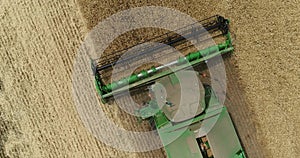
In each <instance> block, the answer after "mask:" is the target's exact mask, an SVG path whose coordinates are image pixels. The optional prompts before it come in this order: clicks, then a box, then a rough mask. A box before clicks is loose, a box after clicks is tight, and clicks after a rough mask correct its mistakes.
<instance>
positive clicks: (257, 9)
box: [0, 0, 300, 158]
mask: <svg viewBox="0 0 300 158" xmlns="http://www.w3.org/2000/svg"><path fill="white" fill-rule="evenodd" d="M0 4H1V5H0V24H1V27H0V29H1V30H0V52H1V56H0V157H1V158H2V157H3V158H18V157H20V158H23V157H25V158H27V157H37V158H39V157H47V158H48V157H55V158H56V157H78V158H81V157H103V158H106V157H107V158H109V157H111V158H117V157H118V158H123V157H130V158H131V157H132V158H144V157H149V158H150V157H151V158H152V157H155V158H156V157H159V158H160V157H165V155H164V152H163V149H159V150H155V151H151V152H145V153H130V152H124V151H120V150H117V149H114V148H112V147H109V146H107V145H105V144H104V143H102V142H100V141H99V140H97V139H96V138H95V137H94V136H93V135H92V134H91V133H90V132H89V131H88V130H87V129H86V128H85V127H84V125H83V123H82V122H81V120H80V117H79V116H78V112H77V110H76V107H75V105H74V101H73V98H72V73H73V64H74V59H75V57H76V53H77V52H78V48H79V47H80V45H81V43H82V42H83V41H84V39H85V37H86V34H87V33H88V32H89V31H90V30H91V29H92V28H93V27H94V26H96V25H97V24H98V22H100V21H101V20H103V19H105V18H107V17H109V16H110V15H112V14H114V13H117V12H118V11H122V10H124V9H129V8H133V7H140V6H149V5H154V6H163V7H169V8H173V9H177V10H179V11H181V12H184V13H186V14H189V15H190V16H192V17H193V18H196V19H198V20H200V19H203V18H205V17H209V16H212V15H215V14H220V15H223V16H225V17H227V18H230V20H231V24H230V27H231V28H230V29H231V32H232V33H233V34H234V45H235V51H234V54H233V55H232V56H231V57H230V58H227V59H226V60H225V65H226V71H227V86H228V87H227V88H228V95H229V99H227V100H226V103H227V104H226V105H227V106H228V110H229V112H230V113H231V117H232V119H233V121H234V123H235V126H236V128H237V131H238V133H239V135H240V139H241V141H242V143H243V146H244V148H245V150H246V152H247V154H248V157H250V158H252V157H253V158H256V157H270V158H271V157H291V158H297V157H300V152H299V151H300V143H299V142H300V135H299V133H300V117H299V113H300V107H299V103H300V66H299V63H300V46H299V43H300V38H299V37H300V30H299V28H300V19H299V17H300V2H298V1H286V2H283V1H279V0H275V1H270V0H265V1H261V0H254V1H242V0H226V1H215V0H214V1H208V0H204V1H197V0H189V1H182V0H179V1H176V2H175V1H171V0H166V1H159V0H154V1H151V2H146V1H145V2H142V1H134V0H133V1H130V2H122V1H121V2H110V1H103V0H85V1H84V0H77V1H75V0H67V1H58V0H52V1H46V0H44V1H37V0H32V1H21V0H16V1H9V0H2V1H0ZM128 38H131V36H130V35H129V36H128ZM129 41H130V40H129ZM101 106H103V107H104V108H105V111H106V113H107V114H108V115H109V117H110V118H111V119H114V120H115V121H116V122H118V123H119V124H120V125H122V126H123V127H124V128H127V129H131V130H134V129H135V128H136V119H135V118H134V117H132V116H128V115H127V114H126V113H125V112H123V111H121V110H120V109H119V108H118V107H116V106H105V105H101ZM140 128H141V130H144V129H146V128H147V127H146V126H145V127H140ZM116 139H117V138H116Z"/></svg>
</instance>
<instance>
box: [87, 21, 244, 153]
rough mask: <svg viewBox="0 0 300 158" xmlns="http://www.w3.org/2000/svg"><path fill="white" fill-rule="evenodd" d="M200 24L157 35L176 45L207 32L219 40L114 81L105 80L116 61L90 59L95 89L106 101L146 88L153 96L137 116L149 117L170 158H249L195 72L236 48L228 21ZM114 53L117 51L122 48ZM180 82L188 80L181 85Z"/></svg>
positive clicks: (210, 91) (222, 110) (221, 108)
mask: <svg viewBox="0 0 300 158" xmlns="http://www.w3.org/2000/svg"><path fill="white" fill-rule="evenodd" d="M199 23H200V24H201V25H202V27H200V28H193V27H191V28H192V29H188V30H186V31H184V37H182V36H180V35H176V34H174V33H173V34H172V33H167V34H164V35H162V36H159V37H155V38H153V39H154V41H156V42H160V43H164V44H166V45H169V46H172V47H177V46H179V45H182V44H183V43H185V42H186V41H185V40H186V38H194V37H195V36H197V37H200V36H202V34H203V36H204V34H205V33H207V32H208V33H209V34H210V35H211V37H213V39H217V38H218V39H221V42H219V43H217V44H215V45H210V46H208V47H206V48H204V49H202V50H198V51H195V52H191V53H189V54H187V55H185V56H183V57H179V58H178V59H177V60H175V61H173V62H170V63H167V64H164V65H160V66H151V67H150V68H149V69H146V70H142V71H139V72H137V73H134V74H131V75H130V76H128V77H124V78H121V79H119V80H117V81H113V82H111V83H105V81H104V79H103V78H104V76H105V73H107V71H108V70H109V69H113V67H114V66H115V65H116V64H117V62H112V63H108V64H105V62H103V61H102V62H101V61H99V60H95V61H93V62H92V69H93V72H94V75H95V85H96V89H97V92H98V93H99V95H100V96H101V99H102V101H103V102H104V103H106V102H107V101H108V100H109V99H111V98H112V97H113V96H117V95H121V94H122V93H123V92H124V91H126V90H128V89H129V90H139V88H141V87H144V86H146V87H148V90H149V92H148V95H149V98H150V99H149V100H148V101H146V102H145V104H144V105H143V106H142V107H140V108H139V109H137V110H136V114H137V116H138V117H139V118H140V119H141V120H148V121H149V123H150V125H151V126H152V127H153V128H154V129H156V130H157V132H158V135H159V136H160V138H161V141H162V144H163V145H164V148H165V151H166V154H167V156H168V158H245V157H246V156H245V153H244V150H243V148H242V146H241V144H240V141H239V138H238V136H237V133H236V131H235V128H234V125H233V123H232V121H231V118H230V116H229V114H228V111H227V109H226V107H225V106H224V105H222V104H221V103H220V102H219V100H218V97H217V96H216V94H215V92H214V91H213V89H212V87H211V86H210V85H208V84H202V83H201V82H199V80H200V76H201V72H196V71H195V70H194V69H192V70H191V68H193V67H196V66H199V65H200V66H201V64H205V61H208V60H210V59H212V58H214V57H216V56H218V55H223V54H226V53H229V52H232V51H233V49H234V48H233V46H232V41H231V36H230V32H229V27H228V26H229V20H228V19H225V18H224V17H222V16H219V15H216V16H213V17H210V18H207V19H205V20H202V21H199ZM153 39H151V40H153ZM215 41H217V40H215ZM200 42H205V40H201V41H200ZM161 49H163V48H162V47H155V48H148V49H143V51H142V52H140V53H139V54H138V55H139V56H143V55H148V53H150V52H152V51H155V50H161ZM114 54H115V55H118V52H116V53H114ZM119 54H122V52H119ZM134 57H135V55H134V54H133V55H132V56H131V57H130V58H124V59H122V60H121V62H129V63H130V60H131V59H132V58H134ZM118 62H120V61H118ZM170 66H173V69H172V70H170V69H167V67H170ZM182 83H188V84H184V85H185V86H182ZM191 83H192V84H191ZM200 83H201V84H200ZM182 96H184V97H183V98H184V99H182Z"/></svg>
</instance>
